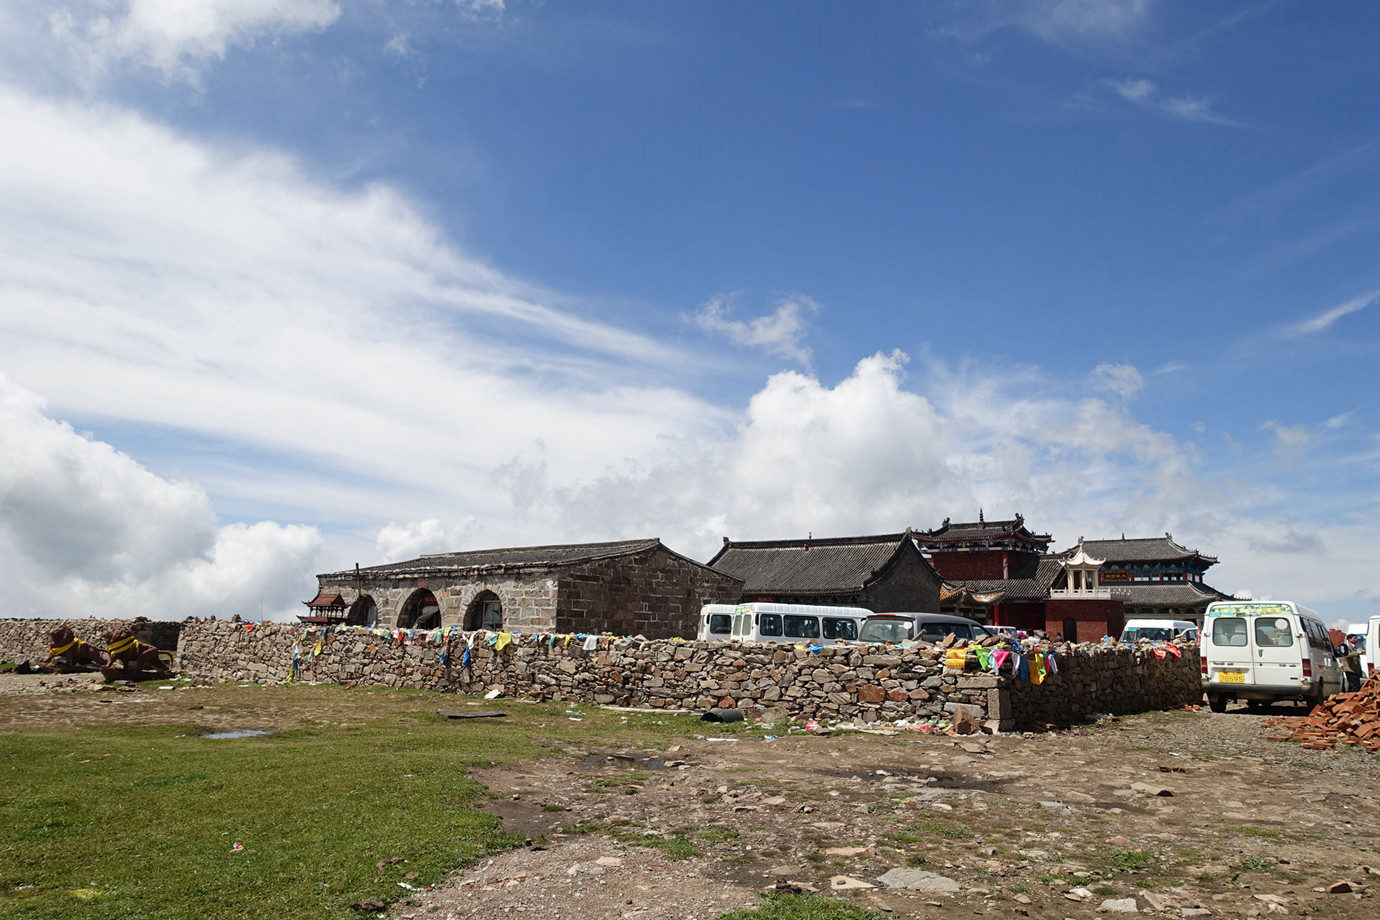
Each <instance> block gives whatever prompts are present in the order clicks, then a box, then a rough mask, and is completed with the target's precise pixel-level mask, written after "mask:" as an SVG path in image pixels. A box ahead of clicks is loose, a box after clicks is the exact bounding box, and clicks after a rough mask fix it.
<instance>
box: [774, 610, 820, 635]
mask: <svg viewBox="0 0 1380 920" xmlns="http://www.w3.org/2000/svg"><path fill="white" fill-rule="evenodd" d="M764 634H765V633H764ZM786 635H787V637H789V638H791V639H818V638H819V618H818V617H801V616H789V615H788V616H787V617H786Z"/></svg>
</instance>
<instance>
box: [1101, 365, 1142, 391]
mask: <svg viewBox="0 0 1380 920" xmlns="http://www.w3.org/2000/svg"><path fill="white" fill-rule="evenodd" d="M1091 378H1092V383H1093V386H1095V387H1096V388H1097V389H1099V390H1103V391H1104V392H1107V393H1113V394H1115V395H1117V396H1120V397H1121V398H1122V399H1130V398H1131V397H1133V396H1135V395H1136V394H1138V393H1139V392H1140V391H1141V390H1142V389H1144V388H1145V378H1144V377H1142V376H1141V373H1140V371H1138V370H1136V368H1135V365H1133V364H1111V363H1103V364H1099V365H1098V366H1097V367H1095V368H1093V372H1092V375H1091Z"/></svg>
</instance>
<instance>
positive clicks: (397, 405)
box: [0, 89, 731, 520]
mask: <svg viewBox="0 0 1380 920" xmlns="http://www.w3.org/2000/svg"><path fill="white" fill-rule="evenodd" d="M0 123H3V124H4V125H5V126H6V133H5V136H4V138H3V139H2V140H0V298H3V300H4V302H5V303H6V309H5V310H4V311H2V312H0V367H5V368H6V369H7V370H8V371H9V372H10V374H11V375H12V376H13V377H14V379H16V380H17V381H20V382H22V383H23V384H25V385H26V386H29V387H30V388H32V389H34V390H36V391H38V392H41V393H43V394H44V395H45V397H47V398H48V399H50V400H51V401H52V403H53V405H54V406H55V408H56V409H57V410H58V412H59V413H60V414H61V415H63V416H66V417H72V416H79V417H81V418H84V419H96V420H116V419H118V420H121V421H122V422H123V423H125V424H127V425H129V426H133V427H136V428H137V427H143V426H149V427H156V428H159V429H163V430H174V431H178V432H181V433H186V432H195V433H197V434H198V435H200V436H202V437H206V438H210V439H214V440H218V441H225V442H228V443H232V444H235V445H239V446H240V449H251V450H258V451H265V452H271V453H274V454H277V455H280V456H283V457H291V458H293V464H292V466H291V468H290V469H291V470H293V471H295V472H280V473H278V474H276V478H275V479H274V480H273V481H272V482H271V483H269V484H267V486H266V484H265V483H264V482H263V478H262V476H261V475H260V474H259V473H258V472H257V471H256V470H254V469H252V468H245V469H242V470H241V471H240V472H239V474H238V477H237V476H236V475H233V474H232V473H231V472H230V471H229V469H228V468H218V473H217V475H218V476H219V479H218V481H217V492H218V493H219V494H224V495H227V496H229V497H231V498H244V499H246V500H250V501H259V500H261V495H262V490H263V489H265V488H266V487H271V488H273V489H274V490H275V491H276V492H277V493H278V494H280V495H281V497H282V500H283V501H285V502H288V503H290V502H292V501H293V500H294V496H295V495H299V494H300V495H311V494H315V493H318V492H320V491H321V489H322V483H323V482H324V481H326V480H333V481H339V480H340V479H341V478H353V479H356V480H364V481H368V482H370V483H371V484H372V486H373V490H374V491H373V492H372V493H371V494H372V495H373V500H374V501H375V502H379V503H381V502H382V501H383V498H382V496H387V506H386V508H382V509H381V508H379V507H377V506H376V507H372V508H368V509H364V513H374V514H377V515H378V516H379V517H382V518H383V519H385V520H387V519H390V518H391V519H394V520H423V519H426V518H429V517H433V516H436V515H437V514H438V513H440V512H446V511H447V510H449V508H451V507H454V509H455V510H456V511H457V512H458V513H460V514H465V513H474V511H475V509H483V510H485V511H486V512H489V514H486V515H484V517H485V518H486V519H490V520H492V519H497V518H500V517H501V515H502V513H503V512H504V511H506V510H507V507H506V505H503V504H495V503H496V502H500V501H501V499H502V496H496V495H495V494H494V493H493V492H492V491H491V490H489V489H488V488H487V485H486V484H487V481H488V478H489V476H490V475H491V473H492V471H493V470H494V469H495V468H496V467H498V466H500V465H502V464H504V463H507V462H509V461H512V460H514V459H515V458H521V457H524V456H527V455H528V454H529V453H530V452H531V451H532V450H534V449H535V448H536V445H538V444H543V445H545V446H546V447H547V448H548V449H549V450H550V451H551V453H552V454H553V455H554V456H558V457H559V458H560V463H559V465H558V466H557V467H555V469H554V471H553V473H554V476H555V478H556V480H557V481H558V482H562V481H573V480H576V479H579V478H582V477H587V476H591V475H595V474H597V472H598V471H600V470H602V469H603V468H604V465H605V464H606V462H607V458H608V454H609V451H610V449H611V448H610V445H616V449H617V450H618V451H620V452H625V453H626V455H628V456H642V455H646V454H648V453H649V452H654V451H656V450H658V449H659V448H660V445H662V444H663V443H664V442H665V439H667V438H672V437H680V436H683V435H685V434H686V433H693V432H695V431H705V430H717V429H718V428H720V427H722V426H723V425H725V424H729V423H730V420H731V415H730V414H729V413H728V412H726V411H724V410H721V409H719V408H717V407H714V406H711V405H708V404H706V403H704V402H702V401H700V400H697V399H694V398H693V397H690V396H688V395H687V394H685V393H684V392H681V391H677V390H673V389H670V388H667V387H663V386H658V385H657V384H656V380H657V378H659V377H663V376H664V377H667V378H669V377H670V376H671V375H672V374H674V373H676V372H677V371H678V370H683V369H684V368H685V367H687V366H688V365H689V363H690V362H689V359H688V358H686V357H684V356H682V355H680V354H678V353H676V352H674V351H672V350H670V349H669V348H667V347H666V346H664V345H662V344H660V343H658V342H655V341H653V340H651V339H648V338H646V337H644V336H641V335H637V334H635V333H631V332H628V331H626V330H623V329H619V328H615V327H611V326H609V325H607V324H604V323H601V322H598V321H597V320H595V319H591V318H586V317H584V316H582V315H581V314H580V313H579V312H578V310H577V309H575V308H573V307H571V306H569V305H567V304H565V303H564V302H563V301H562V299H561V298H559V297H557V296H556V295H553V294H551V293H549V292H546V291H544V290H542V289H539V288H537V287H535V286H533V285H529V284H525V283H522V282H520V281H517V280H515V279H512V278H509V277H507V276H504V275H503V274H502V273H500V272H498V271H496V270H494V269H493V268H491V267H489V266H487V265H484V264H482V263H480V262H477V261H474V260H472V259H469V258H467V257H466V256H464V255H463V254H462V253H460V252H457V251H456V250H455V249H454V248H452V247H451V246H449V245H448V244H447V243H446V242H445V241H444V240H442V239H441V238H440V236H439V234H438V232H437V230H436V229H435V227H434V226H432V225H431V224H430V223H429V222H428V221H427V220H426V219H425V218H424V217H423V216H422V215H421V214H420V213H419V210H418V209H417V208H416V207H415V206H414V205H413V204H412V203H411V202H410V201H408V200H407V199H406V198H404V197H403V196H401V195H399V194H398V193H397V192H396V191H394V190H392V189H390V188H388V187H386V186H379V185H376V186H369V187H365V188H363V189H359V190H349V189H338V188H333V187H329V186H326V185H323V184H319V183H316V182H313V181H312V180H311V179H309V178H307V177H306V176H305V175H304V174H303V172H302V171H301V169H300V168H299V167H298V166H297V164H295V163H294V162H293V161H292V160H291V159H289V158H286V157H284V156H281V155H279V154H276V153H274V152H273V151H268V150H256V149H250V150H212V149H210V148H208V147H206V146H204V145H201V144H198V143H195V142H192V141H189V140H187V139H185V138H182V137H179V136H177V135H175V134H173V133H172V132H170V131H168V130H167V129H165V128H162V127H160V126H158V125H155V124H151V123H149V122H148V121H146V120H144V119H142V118H139V117H137V116H135V115H132V114H130V113H128V112H125V111H122V110H119V109H114V108H110V107H105V106H94V105H82V104H62V105H58V104H53V103H50V102H46V101H42V100H38V99H34V98H31V97H24V96H21V95H19V94H16V93H14V92H9V91H5V90H3V89H0ZM514 419H521V424H518V425H514V424H513V420H514ZM294 476H295V477H296V479H293V477H294ZM438 503H439V505H440V507H438ZM460 509H464V510H463V511H462V510H460ZM340 513H342V514H346V515H347V516H349V515H353V514H355V513H356V512H355V509H353V508H351V509H342V511H341V512H340Z"/></svg>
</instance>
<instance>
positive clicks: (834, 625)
mask: <svg viewBox="0 0 1380 920" xmlns="http://www.w3.org/2000/svg"><path fill="white" fill-rule="evenodd" d="M824 638H826V639H856V638H858V621H857V620H845V619H841V618H839V617H825V618H824Z"/></svg>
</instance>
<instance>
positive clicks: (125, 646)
mask: <svg viewBox="0 0 1380 920" xmlns="http://www.w3.org/2000/svg"><path fill="white" fill-rule="evenodd" d="M138 644H139V640H137V639H135V638H134V637H133V636H126V637H125V638H123V639H121V640H120V641H119V642H116V643H115V644H114V645H112V646H110V648H108V649H106V653H107V654H110V655H118V654H120V653H121V652H126V651H128V650H129V649H130V648H131V647H132V646H137V645H138Z"/></svg>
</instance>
